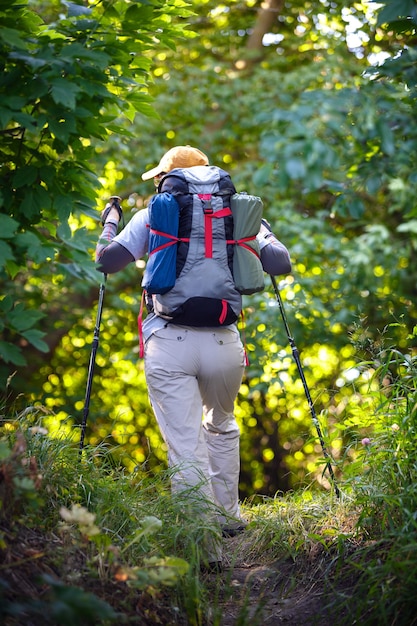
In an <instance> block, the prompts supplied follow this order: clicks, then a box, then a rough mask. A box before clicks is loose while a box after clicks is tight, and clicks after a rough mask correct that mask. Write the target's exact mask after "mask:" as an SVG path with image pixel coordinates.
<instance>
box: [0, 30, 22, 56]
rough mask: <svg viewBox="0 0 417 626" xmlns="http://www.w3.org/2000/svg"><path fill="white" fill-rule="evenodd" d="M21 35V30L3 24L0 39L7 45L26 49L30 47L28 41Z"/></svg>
mask: <svg viewBox="0 0 417 626" xmlns="http://www.w3.org/2000/svg"><path fill="white" fill-rule="evenodd" d="M21 35H22V33H21V31H19V30H16V29H14V28H7V27H5V26H2V27H1V28H0V39H1V40H2V41H3V42H4V43H5V44H6V45H9V46H11V47H16V48H20V49H22V50H26V49H27V48H28V45H27V43H26V41H24V40H23V39H21Z"/></svg>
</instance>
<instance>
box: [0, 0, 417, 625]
mask: <svg viewBox="0 0 417 626" xmlns="http://www.w3.org/2000/svg"><path fill="white" fill-rule="evenodd" d="M0 24H1V29H0V50H1V52H2V54H1V60H0V65H1V73H0V89H1V93H2V99H1V101H0V205H1V222H2V227H1V228H0V285H1V289H0V331H1V332H0V380H1V389H2V402H1V422H0V427H1V439H0V460H1V461H2V462H5V461H4V460H5V459H8V458H9V454H10V449H9V447H8V446H6V444H5V443H4V442H5V441H6V440H7V441H9V440H11V441H12V442H14V438H15V437H16V433H17V430H18V426H17V424H21V423H24V424H25V428H40V429H41V433H44V434H45V435H46V437H47V439H48V441H50V442H52V443H51V445H60V442H63V441H65V442H68V445H69V446H70V447H71V446H72V447H73V449H74V450H75V451H76V450H77V449H78V442H79V439H80V426H81V424H82V420H83V415H85V409H86V385H87V381H88V378H89V374H90V373H91V372H90V371H89V366H90V358H91V352H92V345H93V337H94V332H95V325H96V322H97V318H96V316H97V310H98V298H99V293H100V289H103V285H104V280H105V279H104V276H103V275H102V274H100V272H99V271H98V270H97V269H96V266H95V262H94V251H95V246H96V243H97V240H98V237H99V235H100V232H101V225H100V214H101V211H102V210H103V208H104V206H105V205H106V202H107V201H108V199H109V198H110V197H111V196H114V195H117V196H120V198H121V199H122V207H123V212H124V218H125V220H126V222H127V221H129V220H130V219H131V217H132V216H133V215H134V214H135V213H136V212H137V211H139V210H141V209H142V208H143V207H145V206H147V204H148V202H149V200H150V198H151V197H152V195H153V194H154V186H153V182H152V181H147V182H143V181H142V179H141V174H142V173H143V172H145V171H146V170H147V169H149V168H150V167H152V166H154V165H155V164H156V163H158V162H159V160H160V158H161V156H162V154H164V152H166V151H167V150H168V149H169V148H171V147H173V146H176V145H187V144H189V145H192V146H196V147H198V148H199V149H201V150H202V151H204V152H205V153H206V154H207V155H208V156H209V159H210V163H212V164H216V165H218V166H220V167H222V168H224V169H225V170H227V171H228V172H229V173H230V175H231V177H232V179H233V181H234V184H235V186H236V188H237V189H238V190H239V191H247V192H248V193H250V194H253V195H258V196H260V197H261V198H262V200H263V204H264V215H265V217H266V219H267V220H268V222H269V223H270V224H271V227H272V229H273V231H274V232H275V233H276V234H277V236H278V237H279V239H280V240H281V241H282V242H284V244H285V245H286V246H287V248H288V250H289V251H290V254H291V261H292V272H291V274H289V275H285V276H279V277H277V281H276V286H277V289H278V291H276V290H274V285H273V281H272V280H271V277H269V276H268V275H265V291H264V292H262V293H258V294H255V295H251V296H245V297H244V317H243V319H242V320H241V321H240V329H241V333H242V336H243V337H244V340H245V344H246V349H247V352H248V357H249V366H248V367H247V368H246V372H245V376H244V380H243V383H242V385H241V388H240V392H239V396H238V399H237V402H236V409H235V411H236V417H237V420H238V422H239V426H240V429H241V480H240V494H241V498H242V501H248V502H250V503H252V504H254V505H256V504H257V503H261V502H263V501H264V499H265V498H274V497H276V494H283V496H284V497H287V494H291V493H306V492H308V493H310V491H311V493H315V492H317V493H318V494H319V496H318V497H321V496H322V495H323V494H324V495H328V494H329V493H330V494H331V493H332V492H333V491H334V490H333V487H334V481H332V479H331V476H329V472H328V469H329V462H328V459H330V461H331V468H333V470H334V476H335V481H336V483H335V484H337V485H339V486H340V487H341V488H342V489H347V490H349V489H350V488H352V487H351V486H352V485H354V484H356V482H357V481H358V480H359V478H358V476H359V475H361V472H362V469H363V468H364V467H366V468H368V470H369V466H368V465H367V463H368V461H369V459H370V457H371V456H372V453H373V449H372V444H373V442H374V441H376V440H377V439H378V437H382V438H383V439H384V437H385V439H384V441H386V437H388V436H389V437H390V438H391V439H390V440H389V441H390V443H389V446H388V448H387V447H385V448H384V450H385V452H384V453H382V452H381V450H380V451H379V452H378V453H375V455H376V456H375V459H376V460H378V462H380V464H381V465H383V464H384V463H385V462H386V459H387V458H388V457H389V455H388V457H387V456H384V455H385V454H386V453H387V450H388V449H390V450H391V449H394V450H396V453H395V454H397V453H398V454H399V452H398V451H399V450H401V451H402V452H403V453H404V456H403V457H401V458H403V460H404V462H405V463H406V468H405V469H404V467H403V466H401V467H402V470H401V471H403V470H404V475H402V474H401V478H404V476H406V477H407V480H410V481H411V477H412V476H414V472H415V465H414V461H413V458H412V456H411V450H413V449H414V448H415V427H414V425H413V424H414V422H413V421H412V420H414V421H415V417H416V406H417V403H416V381H417V374H416V362H417V352H416V345H417V344H416V338H417V305H416V295H417V203H416V198H417V172H416V170H415V163H414V155H415V154H416V149H417V124H416V105H415V101H416V96H417V46H416V26H417V4H416V2H415V1H414V0H380V1H379V2H376V1H373V0H371V1H359V2H355V1H348V2H346V1H344V0H343V1H342V0H308V1H305V0H264V1H261V0H225V1H224V2H217V1H215V0H200V1H196V0H171V1H168V0H146V1H145V0H97V1H93V0H74V1H67V0H62V1H61V0H0ZM145 263H146V259H143V261H141V262H137V263H136V264H135V263H132V264H130V265H129V266H128V267H127V268H125V269H124V270H123V271H121V272H119V273H117V274H114V275H110V276H108V278H107V280H106V281H105V294H104V304H103V310H102V317H101V320H100V321H101V323H100V339H99V345H98V350H97V354H96V357H95V367H94V372H93V376H92V390H91V398H90V400H89V406H88V409H89V411H88V422H87V429H86V438H85V444H86V451H87V455H88V454H92V452H91V451H94V450H97V449H99V450H101V449H103V450H105V451H106V458H108V459H109V461H108V462H109V464H110V467H111V468H112V470H111V471H113V470H115V471H120V472H122V475H123V476H125V475H126V476H132V477H137V480H139V479H140V477H143V476H150V477H152V480H156V479H158V477H159V478H160V479H161V480H164V476H165V473H166V470H167V459H166V446H165V444H164V442H163V440H162V438H161V435H160V433H159V430H158V428H157V424H156V422H155V418H154V416H153V413H152V410H151V407H150V404H149V400H148V395H147V387H146V382H145V376H144V366H143V361H142V360H141V359H140V358H139V346H138V327H137V316H138V313H139V309H140V303H141V297H142V293H141V280H142V275H143V271H144V267H145ZM277 295H279V297H277ZM280 299H281V301H282V303H283V309H282V308H281V307H280V306H279V301H280ZM283 313H284V319H283ZM284 320H286V321H287V326H288V328H286V324H285V321H284ZM287 331H289V332H287ZM289 333H290V334H289ZM292 345H295V346H296V348H297V350H298V352H299V355H300V363H301V366H302V371H303V373H304V375H305V379H306V383H307V389H308V391H309V393H310V394H311V404H310V403H309V401H308V397H307V394H306V389H305V386H304V385H303V382H302V378H301V377H300V371H299V369H298V368H297V363H296V360H295V359H294V358H293V357H294V353H293V350H292V349H291V348H292ZM394 405H395V407H396V408H395V410H394V409H393V406H394ZM400 415H401V419H400ZM401 420H402V421H401ZM403 427H404V428H403ZM320 434H321V436H322V438H323V440H322V441H320V439H321V437H320V436H319V435H320ZM400 436H401V439H399V438H400ZM392 437H397V440H396V442H397V443H395V442H394V443H393V441H392ZM10 445H12V444H10ZM387 445H388V444H387ZM390 446H393V447H390ZM327 454H328V455H329V456H328V457H327ZM364 459H367V461H366V462H365V461H364ZM405 459H406V461H405ZM375 462H376V461H375ZM361 468H362V469H361ZM397 470H398V467H397V469H395V468H394V469H393V475H394V474H395V473H396V472H397ZM2 471H3V474H1V472H0V477H1V476H3V477H5V476H6V477H7V472H6V470H4V469H3V470H2ZM109 471H110V470H109ZM371 473H372V472H371ZM367 476H368V474H367ZM5 480H6V479H5ZM135 480H136V479H135ZM0 483H1V480H0ZM6 483H7V480H6ZM388 484H389V481H388ZM32 488H33V484H32V487H31V489H32ZM381 489H382V491H384V489H385V487H381ZM365 491H366V489H365ZM2 493H3V492H2ZM19 493H20V492H19ZM367 493H368V494H369V492H367ZM390 493H391V492H390ZM410 497H411V496H410ZM413 497H414V496H413ZM411 502H412V503H414V504H415V502H414V500H413V499H412V498H411ZM408 504H410V502H409V503H408ZM414 504H411V505H410V506H411V509H410V510H413V506H414ZM407 506H408V505H407ZM6 508H7V507H5V505H3V513H4V512H5V511H6ZM387 515H388V514H387ZM388 517H389V515H388ZM387 519H388V518H386V519H385V522H387ZM381 523H382V522H381ZM387 523H389V522H387ZM414 524H415V521H414ZM0 536H1V533H0ZM155 623H156V622H155ZM172 623H174V622H172ZM195 623H200V622H198V621H197V622H195ZM242 623H243V622H242ZM363 623H372V622H371V621H369V622H363ZM380 623H382V622H380ZM386 623H391V622H386ZM392 623H394V622H392ZM398 623H400V622H398ZM403 623H405V622H403Z"/></svg>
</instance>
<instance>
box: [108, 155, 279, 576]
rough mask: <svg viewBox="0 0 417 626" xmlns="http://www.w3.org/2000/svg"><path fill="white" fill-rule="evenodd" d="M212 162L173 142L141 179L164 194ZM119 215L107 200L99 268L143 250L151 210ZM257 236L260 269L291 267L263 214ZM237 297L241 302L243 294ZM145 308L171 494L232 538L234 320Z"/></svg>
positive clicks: (152, 393)
mask: <svg viewBox="0 0 417 626" xmlns="http://www.w3.org/2000/svg"><path fill="white" fill-rule="evenodd" d="M210 167H211V166H210V165H209V160H208V158H207V156H206V155H205V154H204V153H203V152H201V151H200V150H198V149H197V148H194V147H191V146H176V147H174V148H171V149H170V150H168V152H166V153H165V154H164V155H163V157H162V158H161V160H160V162H159V164H158V165H156V166H155V167H154V168H152V169H151V170H149V171H147V172H145V173H144V174H143V175H142V179H143V180H145V181H146V180H150V179H152V178H153V179H154V183H155V186H156V188H157V193H164V192H165V191H172V183H169V182H168V178H166V179H165V177H166V175H167V174H168V173H169V172H172V171H173V170H176V169H177V168H180V169H181V170H182V171H185V172H186V174H187V176H189V177H191V179H192V176H193V175H194V173H196V174H198V175H201V174H203V175H204V174H205V172H207V173H208V174H209V173H210V172H209V169H210ZM217 169H218V168H217ZM119 219H120V215H119V211H118V210H117V208H115V207H114V206H112V205H111V204H109V205H107V206H106V208H105V210H104V211H103V213H102V220H103V224H104V225H103V231H102V234H101V236H100V239H99V243H98V244H97V249H96V262H97V268H98V269H99V270H100V271H101V272H103V273H105V274H112V273H114V272H118V271H120V270H122V269H123V268H124V267H125V266H126V265H128V264H129V263H132V262H134V261H137V260H138V259H142V258H143V257H145V256H146V255H147V253H148V246H149V236H150V231H149V211H148V208H145V209H142V210H140V211H138V212H137V213H135V214H134V216H133V217H132V219H131V220H130V221H129V222H128V224H127V225H126V226H125V227H124V228H123V229H122V230H121V231H120V232H119V234H117V231H118V225H119ZM256 239H257V241H258V244H259V248H260V259H261V263H262V267H263V269H264V271H265V272H267V273H268V274H272V275H275V276H276V275H282V274H288V273H289V272H291V261H290V255H289V252H288V250H287V248H286V247H285V246H284V244H282V243H281V242H280V241H279V240H278V239H277V238H276V236H275V235H274V234H273V233H272V232H271V229H270V228H269V225H268V223H267V222H266V221H265V220H262V225H261V228H260V230H259V233H258V235H257V237H256ZM204 280H205V276H201V281H204ZM235 295H236V297H239V298H240V300H239V303H240V307H241V296H240V294H237V292H236V294H235ZM147 308H148V314H147V316H146V319H145V320H144V322H143V338H144V363H145V376H146V382H147V386H148V393H149V399H150V403H151V405H152V408H153V411H154V414H155V418H156V420H157V422H158V425H159V428H160V431H161V434H162V436H163V438H164V440H165V442H166V445H167V449H168V462H169V466H170V467H171V468H172V469H173V470H175V471H173V473H172V489H173V492H174V493H175V492H181V493H183V492H184V490H189V492H190V494H191V493H192V494H193V495H194V497H195V495H196V494H197V495H198V497H199V498H200V499H201V501H204V502H205V503H206V505H207V510H210V515H211V519H215V523H216V525H218V527H219V528H220V530H221V532H222V534H223V536H232V535H234V534H236V533H238V532H241V531H242V530H244V528H245V525H246V522H245V520H244V519H243V518H242V516H241V512H240V506H239V472H240V452H239V436H240V431H239V427H238V424H237V422H236V419H235V415H234V403H235V400H236V397H237V394H238V391H239V388H240V385H241V382H242V377H243V373H244V368H245V351H244V347H243V345H242V341H241V338H240V334H239V331H238V328H237V325H236V323H231V324H227V325H225V326H213V327H210V326H207V327H206V326H192V325H182V324H177V323H173V322H170V321H167V319H165V318H164V317H162V316H161V315H159V314H158V313H157V312H156V311H155V308H154V307H153V304H152V298H147ZM187 493H188V491H187ZM219 535H220V532H219ZM206 561H207V563H209V564H212V565H214V566H218V567H220V566H221V561H222V550H221V542H220V541H215V542H214V543H212V545H211V546H210V547H209V548H208V554H207V556H206Z"/></svg>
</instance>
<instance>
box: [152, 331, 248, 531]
mask: <svg viewBox="0 0 417 626" xmlns="http://www.w3.org/2000/svg"><path fill="white" fill-rule="evenodd" d="M244 367H245V365H244V349H243V346H242V342H241V340H240V336H239V334H238V332H237V330H236V329H235V328H234V327H233V328H231V327H228V328H219V329H216V328H190V327H184V326H174V325H170V324H169V325H167V326H166V327H165V328H162V329H160V330H158V331H156V332H155V333H154V334H153V335H152V336H151V337H150V338H149V339H148V341H147V342H146V346H145V374H146V380H147V384H148V391H149V397H150V401H151V404H152V407H153V410H154V413H155V416H156V419H157V421H158V425H159V428H160V430H161V433H162V435H163V437H164V440H165V442H166V444H167V447H168V462H169V466H170V467H171V468H173V469H174V470H175V471H174V472H173V477H172V487H173V491H178V490H182V489H187V488H190V487H193V488H194V491H195V493H196V494H197V495H199V497H200V498H201V499H204V501H205V502H206V503H207V504H208V505H209V506H213V505H214V508H215V510H216V515H217V519H218V521H219V523H220V524H221V525H223V526H224V525H226V526H228V525H229V524H230V522H231V524H230V525H231V526H233V521H235V522H236V520H239V519H240V512H239V501H238V484H239V470H240V455H239V435H240V433H239V427H238V425H237V423H236V419H235V416H234V413H233V411H234V402H235V399H236V396H237V393H238V391H239V387H240V384H241V381H242V376H243V371H244Z"/></svg>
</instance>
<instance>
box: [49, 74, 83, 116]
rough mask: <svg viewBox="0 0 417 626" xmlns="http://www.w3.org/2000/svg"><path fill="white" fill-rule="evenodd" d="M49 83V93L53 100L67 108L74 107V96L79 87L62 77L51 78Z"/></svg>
mask: <svg viewBox="0 0 417 626" xmlns="http://www.w3.org/2000/svg"><path fill="white" fill-rule="evenodd" d="M51 85H52V87H51V95H52V98H53V100H54V102H55V103H56V104H62V105H63V106H65V107H68V108H69V109H75V105H76V96H77V95H78V93H79V92H80V88H79V87H78V86H77V85H75V84H74V83H72V82H70V81H69V80H65V79H64V78H56V79H55V80H52V81H51Z"/></svg>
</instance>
